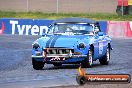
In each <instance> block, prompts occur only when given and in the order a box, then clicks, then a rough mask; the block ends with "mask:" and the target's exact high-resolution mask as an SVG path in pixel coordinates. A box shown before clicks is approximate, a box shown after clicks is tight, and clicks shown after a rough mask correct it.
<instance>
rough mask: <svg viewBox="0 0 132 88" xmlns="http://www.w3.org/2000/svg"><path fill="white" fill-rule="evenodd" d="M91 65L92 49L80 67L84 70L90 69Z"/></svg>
mask: <svg viewBox="0 0 132 88" xmlns="http://www.w3.org/2000/svg"><path fill="white" fill-rule="evenodd" d="M92 64H93V49H92V48H90V49H89V51H88V55H87V58H85V60H84V61H83V62H82V67H84V68H90V67H92Z"/></svg>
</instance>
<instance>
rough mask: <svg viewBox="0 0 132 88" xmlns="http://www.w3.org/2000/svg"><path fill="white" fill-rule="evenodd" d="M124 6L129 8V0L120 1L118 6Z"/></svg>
mask: <svg viewBox="0 0 132 88" xmlns="http://www.w3.org/2000/svg"><path fill="white" fill-rule="evenodd" d="M122 1H123V2H122ZM122 4H123V6H128V0H118V6H122Z"/></svg>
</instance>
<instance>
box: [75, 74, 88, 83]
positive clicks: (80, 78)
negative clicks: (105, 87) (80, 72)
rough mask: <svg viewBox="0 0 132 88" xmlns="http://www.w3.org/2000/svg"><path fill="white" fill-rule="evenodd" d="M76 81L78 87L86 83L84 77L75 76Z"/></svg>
mask: <svg viewBox="0 0 132 88" xmlns="http://www.w3.org/2000/svg"><path fill="white" fill-rule="evenodd" d="M76 81H77V83H78V84H79V85H84V84H85V83H86V82H87V80H86V78H85V77H84V76H76Z"/></svg>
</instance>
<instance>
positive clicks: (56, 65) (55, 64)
mask: <svg viewBox="0 0 132 88" xmlns="http://www.w3.org/2000/svg"><path fill="white" fill-rule="evenodd" d="M53 65H54V66H55V67H59V66H62V64H60V63H54V64H53Z"/></svg>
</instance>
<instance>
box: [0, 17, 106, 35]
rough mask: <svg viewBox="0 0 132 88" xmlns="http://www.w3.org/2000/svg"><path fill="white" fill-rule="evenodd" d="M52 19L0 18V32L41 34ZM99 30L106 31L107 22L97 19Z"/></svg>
mask: <svg viewBox="0 0 132 88" xmlns="http://www.w3.org/2000/svg"><path fill="white" fill-rule="evenodd" d="M52 21H53V20H45V19H39V20H38V19H7V18H1V19H0V34H12V35H14V34H18V35H42V34H43V33H47V31H48V26H49V25H50V24H51V23H52ZM99 25H100V28H101V30H102V31H103V32H104V33H106V27H107V22H106V21H99Z"/></svg>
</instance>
